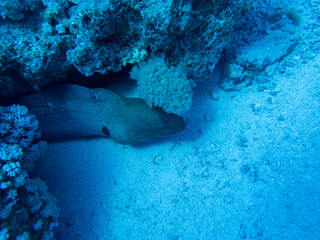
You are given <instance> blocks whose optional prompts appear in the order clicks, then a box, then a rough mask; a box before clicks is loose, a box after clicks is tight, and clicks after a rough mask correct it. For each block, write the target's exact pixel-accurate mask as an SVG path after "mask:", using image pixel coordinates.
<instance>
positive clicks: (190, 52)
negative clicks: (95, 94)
mask: <svg viewBox="0 0 320 240" xmlns="http://www.w3.org/2000/svg"><path fill="white" fill-rule="evenodd" d="M248 2H250V1H249V0H241V1H205V0H166V1H155V0H152V1H146V0H144V1H137V0H132V1H128V0H120V1H119V0H110V1H96V0H89V1H88V0H58V1H57V0H42V1H41V0H27V1H2V3H1V4H0V13H1V14H0V21H1V23H2V24H1V26H0V36H1V37H0V46H1V48H0V49H1V51H0V91H1V97H6V96H8V95H14V94H16V93H17V92H21V91H22V92H23V91H28V90H33V89H36V90H39V89H41V88H42V87H43V86H45V85H47V84H49V83H51V82H53V81H56V80H61V79H64V78H66V77H67V76H68V74H69V73H73V72H76V71H78V72H80V73H81V74H83V75H84V76H91V75H93V74H95V73H100V74H107V73H110V72H119V71H120V70H122V69H123V68H124V67H125V66H127V65H134V64H136V63H139V62H141V61H145V60H147V59H148V58H150V57H157V56H159V55H162V56H164V57H165V59H166V61H167V62H168V63H169V64H170V65H177V64H182V65H184V66H185V68H186V72H187V77H188V79H190V80H192V81H195V82H201V81H205V80H206V78H207V77H208V76H209V75H210V74H211V73H212V71H213V69H214V67H215V65H216V63H217V62H218V59H219V56H220V53H221V51H222V49H223V47H224V46H225V45H226V43H227V41H228V39H229V36H230V34H231V33H232V31H233V30H234V27H235V24H236V23H237V21H238V20H239V19H240V18H241V17H242V16H243V15H244V13H245V12H246V11H247V10H248V6H249V3H248Z"/></svg>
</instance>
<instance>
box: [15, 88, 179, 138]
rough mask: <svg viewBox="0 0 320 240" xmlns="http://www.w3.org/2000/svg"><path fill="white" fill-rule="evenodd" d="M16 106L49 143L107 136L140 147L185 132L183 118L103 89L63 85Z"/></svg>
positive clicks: (136, 99) (141, 101)
mask: <svg viewBox="0 0 320 240" xmlns="http://www.w3.org/2000/svg"><path fill="white" fill-rule="evenodd" d="M16 103H17V104H21V105H25V106H27V107H28V109H29V111H30V112H31V113H32V114H35V115H36V117H37V119H38V121H39V128H40V130H41V135H42V137H43V138H44V139H46V140H62V139H68V138H77V137H89V136H104V137H107V138H110V139H112V140H113V141H115V142H118V143H121V144H137V143H141V142H146V141H149V140H151V139H153V138H157V137H161V136H166V135H170V134H175V133H179V132H181V131H183V130H184V129H185V123H184V121H183V118H181V117H179V116H177V115H174V114H167V113H165V112H164V111H162V110H161V109H157V108H150V107H149V106H148V105H147V104H146V103H145V102H144V101H143V100H141V99H138V98H125V97H122V96H119V95H117V94H115V93H114V92H112V91H110V90H107V89H103V88H96V89H89V88H85V87H81V86H77V85H72V84H63V85H58V86H55V87H52V88H49V89H47V90H43V91H40V92H39V93H36V94H34V95H30V96H27V97H23V98H20V99H18V100H17V102H16Z"/></svg>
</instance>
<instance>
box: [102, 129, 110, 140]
mask: <svg viewBox="0 0 320 240" xmlns="http://www.w3.org/2000/svg"><path fill="white" fill-rule="evenodd" d="M102 132H103V133H104V135H106V136H107V137H110V131H109V128H107V127H106V126H103V127H102Z"/></svg>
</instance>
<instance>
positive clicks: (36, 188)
mask: <svg viewBox="0 0 320 240" xmlns="http://www.w3.org/2000/svg"><path fill="white" fill-rule="evenodd" d="M0 121H1V124H0V137H1V138H0V195H1V198H0V209H1V210H0V219H1V221H0V239H10V240H11V239H21V240H22V239H43V240H46V239H53V231H52V230H53V229H54V228H55V227H57V218H58V208H57V206H56V200H55V198H54V197H53V196H52V195H51V194H50V193H49V192H48V189H47V186H46V184H45V183H44V182H43V181H42V180H40V179H39V178H35V179H31V178H29V176H28V171H30V170H31V169H32V168H33V167H34V162H35V160H36V159H37V158H38V157H39V155H40V154H41V153H42V152H43V151H44V150H45V148H46V143H45V142H44V141H40V140H39V137H40V132H39V131H38V130H37V128H38V122H37V120H36V119H35V116H34V115H31V114H29V113H28V109H27V108H26V107H24V106H18V105H12V106H10V107H0Z"/></svg>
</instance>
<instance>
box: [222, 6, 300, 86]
mask: <svg viewBox="0 0 320 240" xmlns="http://www.w3.org/2000/svg"><path fill="white" fill-rule="evenodd" d="M278 3H279V4H268V3H265V2H262V1H261V2H259V3H257V5H256V8H254V9H253V11H251V12H250V13H248V14H247V15H246V16H245V17H244V18H243V19H242V20H241V21H240V22H239V24H238V26H237V29H236V30H235V31H234V32H233V34H232V37H231V40H230V43H229V44H228V45H227V46H226V51H225V54H224V61H225V67H224V79H223V81H222V84H221V86H222V88H223V89H224V90H240V89H242V88H243V87H245V86H248V85H251V84H253V83H255V84H257V85H259V86H261V87H262V88H272V87H273V85H274V84H273V83H272V82H271V81H269V79H270V76H272V75H273V74H274V72H275V71H276V69H277V68H278V65H279V63H280V62H281V61H282V59H283V58H285V57H286V56H287V55H289V54H290V53H291V52H292V50H293V49H294V48H295V46H296V45H297V43H298V41H299V39H300V35H299V27H300V24H301V17H300V15H301V14H300V12H299V9H295V8H294V7H288V6H286V7H281V1H278ZM285 4H287V2H285ZM278 70H279V69H278Z"/></svg>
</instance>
